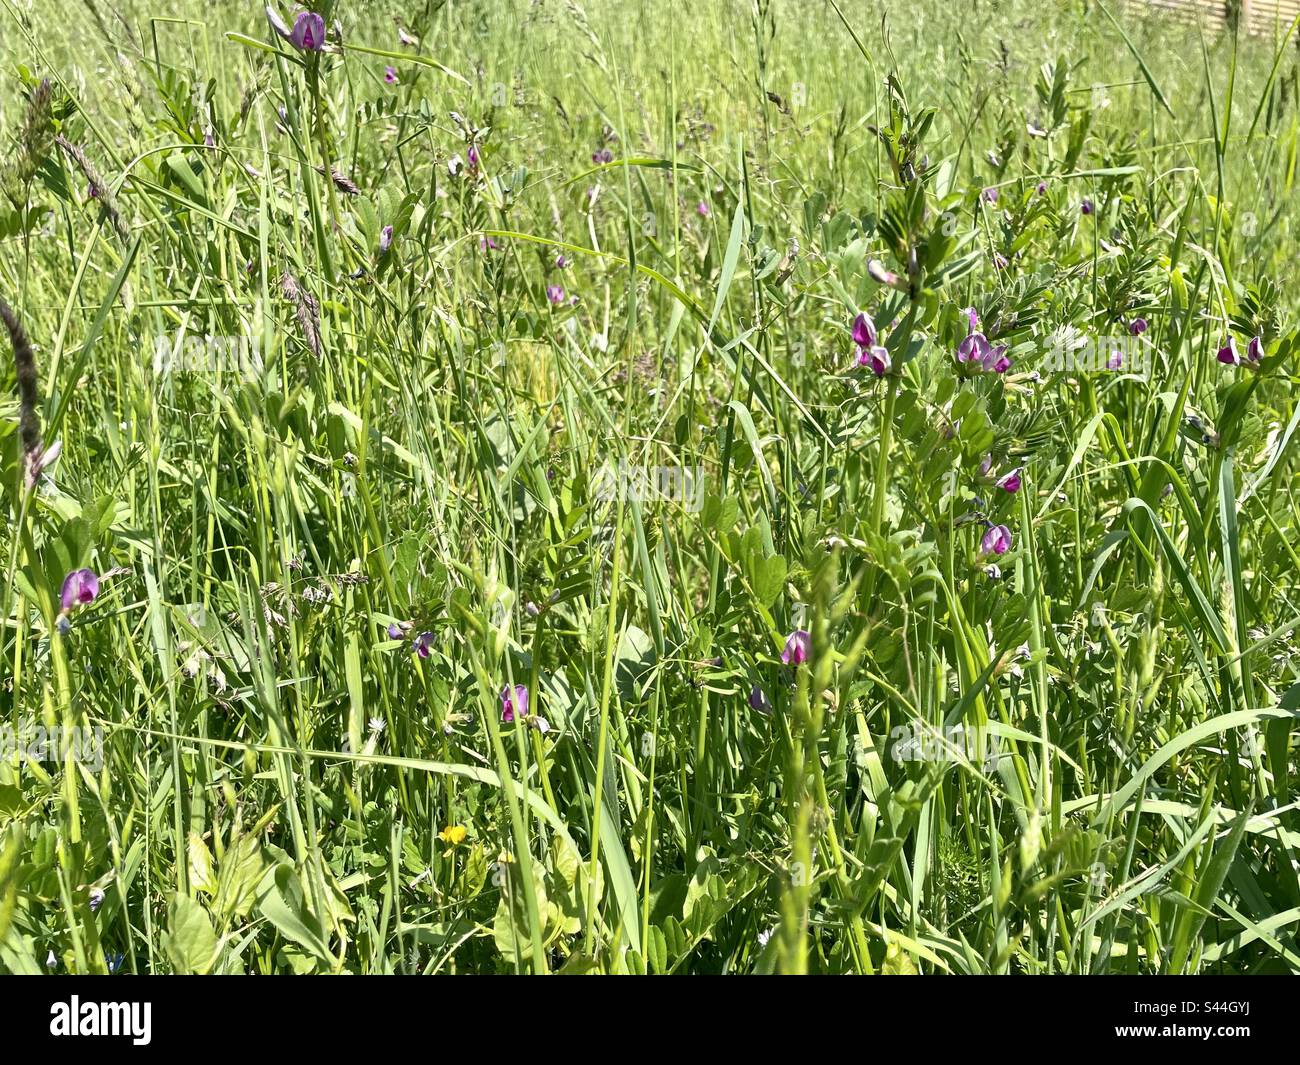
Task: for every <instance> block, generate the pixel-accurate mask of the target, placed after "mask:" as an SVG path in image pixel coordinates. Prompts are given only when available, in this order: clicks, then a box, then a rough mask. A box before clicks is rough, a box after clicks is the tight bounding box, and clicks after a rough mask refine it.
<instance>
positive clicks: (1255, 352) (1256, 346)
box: [1246, 337, 1264, 363]
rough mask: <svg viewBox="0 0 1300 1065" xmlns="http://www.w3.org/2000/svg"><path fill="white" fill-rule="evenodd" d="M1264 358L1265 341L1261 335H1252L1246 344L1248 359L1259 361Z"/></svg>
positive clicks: (1251, 361)
mask: <svg viewBox="0 0 1300 1065" xmlns="http://www.w3.org/2000/svg"><path fill="white" fill-rule="evenodd" d="M1263 358H1264V341H1263V339H1262V338H1261V337H1251V338H1250V343H1249V344H1247V345H1246V361H1247V362H1249V363H1257V362H1259V361H1260V360H1261V359H1263Z"/></svg>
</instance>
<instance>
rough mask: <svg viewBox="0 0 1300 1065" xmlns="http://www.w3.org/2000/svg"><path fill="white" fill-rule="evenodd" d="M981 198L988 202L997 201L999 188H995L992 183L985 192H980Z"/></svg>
mask: <svg viewBox="0 0 1300 1065" xmlns="http://www.w3.org/2000/svg"><path fill="white" fill-rule="evenodd" d="M980 199H981V200H983V201H984V202H985V203H988V204H993V203H997V202H998V190H997V189H995V188H994V187H993V186H992V185H990V186H989V187H988V188H986V189H985V190H984V191H983V192H981V193H980Z"/></svg>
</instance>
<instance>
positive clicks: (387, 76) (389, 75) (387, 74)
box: [384, 67, 397, 85]
mask: <svg viewBox="0 0 1300 1065" xmlns="http://www.w3.org/2000/svg"><path fill="white" fill-rule="evenodd" d="M384 81H386V82H388V84H389V85H396V84H397V70H396V69H395V68H394V67H384Z"/></svg>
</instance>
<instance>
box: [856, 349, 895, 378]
mask: <svg viewBox="0 0 1300 1065" xmlns="http://www.w3.org/2000/svg"><path fill="white" fill-rule="evenodd" d="M858 365H859V366H868V367H870V368H871V372H872V373H873V374H875V375H876V376H877V377H884V376H885V374H887V373H888V372H889V367H890V361H889V351H888V350H887V349H885V348H882V347H880V346H879V345H877V346H875V347H873V348H862V349H860V350H859V351H858Z"/></svg>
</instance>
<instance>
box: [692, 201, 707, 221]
mask: <svg viewBox="0 0 1300 1065" xmlns="http://www.w3.org/2000/svg"><path fill="white" fill-rule="evenodd" d="M695 213H696V214H697V215H699V216H700V217H701V218H708V217H709V205H708V204H707V203H705V202H704V201H703V200H701V201H700V202H699V203H697V204H696V205H695Z"/></svg>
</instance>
